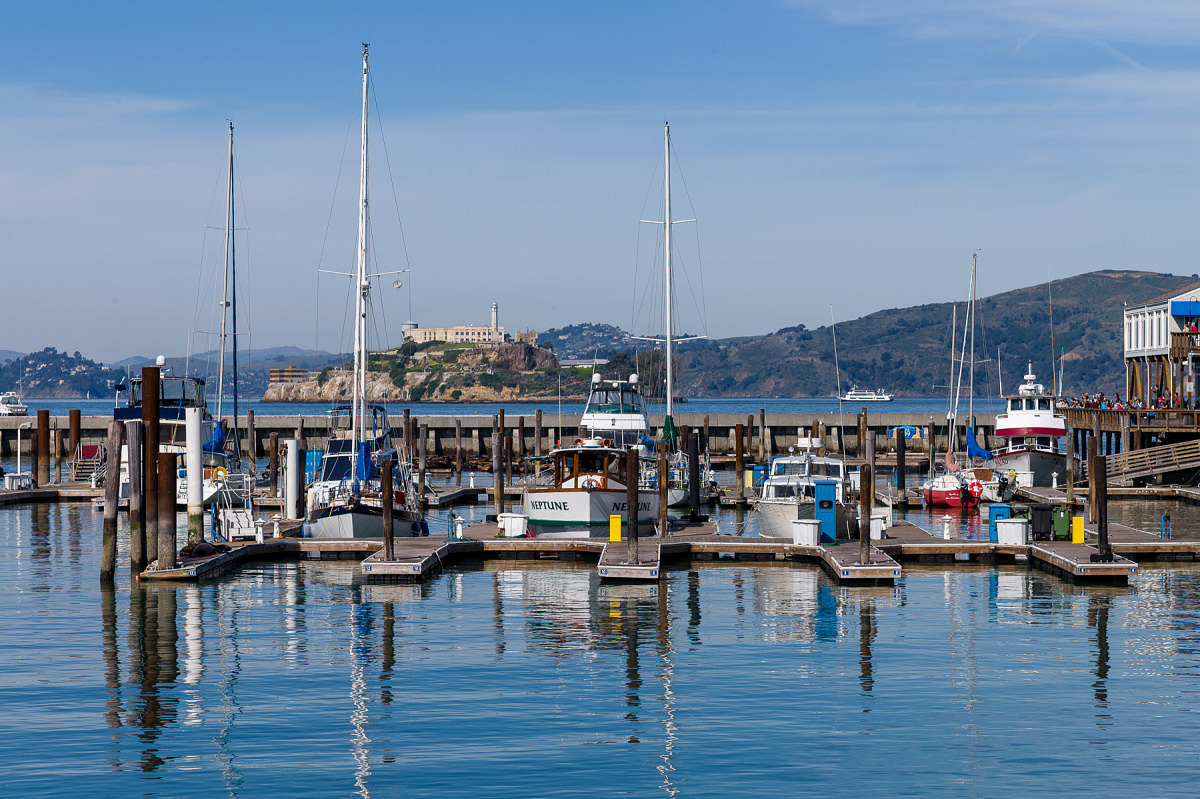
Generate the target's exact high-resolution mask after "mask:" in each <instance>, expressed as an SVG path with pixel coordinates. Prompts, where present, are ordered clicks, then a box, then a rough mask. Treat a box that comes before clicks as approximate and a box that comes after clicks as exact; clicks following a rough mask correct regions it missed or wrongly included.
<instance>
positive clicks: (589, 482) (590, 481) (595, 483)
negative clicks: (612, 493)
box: [583, 477, 600, 491]
mask: <svg viewBox="0 0 1200 799" xmlns="http://www.w3.org/2000/svg"><path fill="white" fill-rule="evenodd" d="M583 487H584V489H586V490H588V491H595V490H596V489H597V488H599V487H600V481H599V480H597V479H596V478H595V477H585V478H583Z"/></svg>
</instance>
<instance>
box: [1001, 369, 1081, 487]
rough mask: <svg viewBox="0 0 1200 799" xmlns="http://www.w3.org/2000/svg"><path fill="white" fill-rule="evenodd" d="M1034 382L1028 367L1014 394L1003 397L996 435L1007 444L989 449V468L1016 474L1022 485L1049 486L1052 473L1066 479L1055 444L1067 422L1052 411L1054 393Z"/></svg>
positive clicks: (1063, 456)
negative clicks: (1003, 409)
mask: <svg viewBox="0 0 1200 799" xmlns="http://www.w3.org/2000/svg"><path fill="white" fill-rule="evenodd" d="M1036 381H1037V376H1036V375H1034V374H1033V368H1032V364H1031V365H1030V367H1029V374H1027V375H1025V382H1024V383H1022V384H1021V387H1020V388H1019V389H1017V393H1016V394H1015V395H1012V396H1008V397H1005V398H1004V399H1005V404H1006V408H1005V412H1004V413H1002V414H1000V415H998V416H997V417H996V436H997V437H998V438H1005V439H1008V443H1007V444H1006V445H1005V446H1004V448H1003V449H998V450H993V452H992V456H993V468H994V469H996V470H998V471H1000V470H1002V471H1013V472H1016V474H1017V479H1018V480H1019V481H1020V483H1021V484H1022V485H1026V484H1028V485H1035V486H1049V485H1051V483H1052V482H1053V475H1054V474H1055V473H1057V474H1058V477H1059V478H1060V479H1061V478H1065V477H1066V473H1067V455H1066V453H1065V452H1063V451H1062V450H1061V449H1060V447H1059V442H1060V440H1061V439H1062V437H1063V436H1065V435H1066V434H1067V419H1066V417H1065V416H1063V415H1062V414H1059V413H1056V412H1055V396H1054V392H1053V391H1047V390H1046V388H1045V386H1043V385H1042V384H1041V383H1038V382H1036Z"/></svg>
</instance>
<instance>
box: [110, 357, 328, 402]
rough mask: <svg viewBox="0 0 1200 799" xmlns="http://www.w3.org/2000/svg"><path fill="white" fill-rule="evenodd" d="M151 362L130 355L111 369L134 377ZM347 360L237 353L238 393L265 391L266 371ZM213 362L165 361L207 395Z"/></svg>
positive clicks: (193, 359) (211, 388)
mask: <svg viewBox="0 0 1200 799" xmlns="http://www.w3.org/2000/svg"><path fill="white" fill-rule="evenodd" d="M230 355H231V353H226V358H227V360H226V368H228V369H232V368H233V364H232V361H231V360H229V358H230ZM155 358H157V356H149V355H134V356H131V357H129V358H123V359H122V360H120V361H117V362H116V363H113V364H111V366H112V367H113V368H115V369H117V370H119V371H120V372H121V373H122V374H124V373H125V372H126V371H128V372H129V373H130V374H137V373H140V371H141V368H142V367H143V366H153V365H154V361H155ZM350 358H351V356H350V355H349V354H345V353H334V352H325V351H324V350H311V349H303V348H301V347H264V348H261V349H254V350H250V351H249V352H245V351H242V352H239V353H238V393H239V395H244V396H250V395H256V394H262V393H263V392H264V391H265V390H266V388H267V383H268V382H269V380H270V370H271V369H273V368H278V367H283V366H299V367H301V368H303V369H312V370H314V371H316V370H319V369H323V368H325V367H326V366H329V365H332V364H340V363H344V362H345V361H348V360H350ZM217 361H218V353H217V351H216V350H209V351H208V352H202V353H197V354H195V355H192V356H191V358H190V359H189V358H186V357H184V356H180V355H174V356H169V357H167V358H166V365H167V366H169V367H171V369H172V370H173V371H174V372H175V374H177V375H183V374H184V371H185V369H186V371H187V373H188V374H190V375H191V376H192V377H200V378H204V379H205V380H207V381H208V383H209V388H208V390H209V393H213V392H214V391H215V390H216V382H217ZM226 379H227V380H228V379H229V378H226ZM226 385H227V386H228V385H229V384H228V383H227V384H226Z"/></svg>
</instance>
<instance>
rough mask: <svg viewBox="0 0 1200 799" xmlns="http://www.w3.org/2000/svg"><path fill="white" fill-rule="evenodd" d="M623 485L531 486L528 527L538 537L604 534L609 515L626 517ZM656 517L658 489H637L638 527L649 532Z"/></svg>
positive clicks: (655, 521) (606, 531)
mask: <svg viewBox="0 0 1200 799" xmlns="http://www.w3.org/2000/svg"><path fill="white" fill-rule="evenodd" d="M625 508H626V503H625V489H623V488H622V489H620V490H613V491H608V490H603V489H602V490H597V491H578V490H563V489H549V490H539V489H534V490H530V491H528V492H527V493H526V495H525V515H526V516H528V517H529V530H530V532H532V533H533V534H534V535H536V536H538V537H539V538H603V537H607V536H608V525H609V516H612V515H618V516H620V517H621V520H622V522H624V520H625V518H626V511H625ZM657 521H658V492H657V491H653V492H651V491H639V492H638V530H639V532H641V531H646V532H649V530H650V529H652V528H653V525H654V524H656V523H657Z"/></svg>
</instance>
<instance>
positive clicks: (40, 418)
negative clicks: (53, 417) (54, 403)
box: [37, 409, 50, 486]
mask: <svg viewBox="0 0 1200 799" xmlns="http://www.w3.org/2000/svg"><path fill="white" fill-rule="evenodd" d="M37 454H38V463H37V484H38V485H40V486H44V485H49V484H50V411H48V410H45V409H42V410H40V411H38V412H37Z"/></svg>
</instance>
